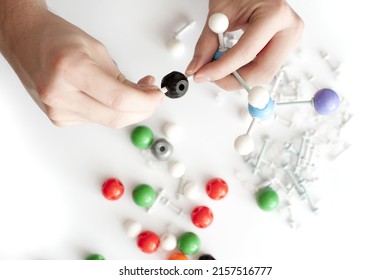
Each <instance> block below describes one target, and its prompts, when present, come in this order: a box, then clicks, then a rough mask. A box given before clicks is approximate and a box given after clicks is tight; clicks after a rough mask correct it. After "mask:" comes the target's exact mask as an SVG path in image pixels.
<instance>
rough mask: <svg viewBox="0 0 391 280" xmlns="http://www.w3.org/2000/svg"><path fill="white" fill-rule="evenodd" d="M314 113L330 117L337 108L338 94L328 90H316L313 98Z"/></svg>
mask: <svg viewBox="0 0 391 280" xmlns="http://www.w3.org/2000/svg"><path fill="white" fill-rule="evenodd" d="M313 103H314V108H315V111H316V112H318V113H319V114H321V115H325V116H327V115H331V114H332V113H334V112H335V111H336V110H337V109H338V107H339V103H340V100H339V96H338V94H337V93H336V92H335V91H334V90H332V89H329V88H324V89H321V90H318V91H317V92H316V93H315V95H314V98H313Z"/></svg>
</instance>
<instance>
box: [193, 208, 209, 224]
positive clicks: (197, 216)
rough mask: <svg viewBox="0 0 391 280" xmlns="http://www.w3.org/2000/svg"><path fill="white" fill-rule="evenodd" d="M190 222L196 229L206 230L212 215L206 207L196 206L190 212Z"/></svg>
mask: <svg viewBox="0 0 391 280" xmlns="http://www.w3.org/2000/svg"><path fill="white" fill-rule="evenodd" d="M191 221H192V222H193V224H194V225H195V226H196V227H199V228H206V227H208V226H210V224H211V223H212V222H213V213H212V210H210V209H209V208H208V207H206V206H198V207H196V208H194V209H193V211H192V212H191Z"/></svg>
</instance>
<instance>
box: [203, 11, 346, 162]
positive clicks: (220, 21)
mask: <svg viewBox="0 0 391 280" xmlns="http://www.w3.org/2000/svg"><path fill="white" fill-rule="evenodd" d="M208 24H209V28H210V29H211V30H212V31H213V32H215V33H216V34H217V35H218V39H219V48H218V50H217V51H216V53H215V55H214V57H213V59H214V60H218V59H219V58H220V57H221V56H222V55H224V53H225V52H227V51H228V50H229V49H228V48H227V47H226V46H225V42H224V32H225V31H226V30H227V28H228V26H229V21H228V18H227V17H226V16H225V15H224V14H222V13H216V14H213V15H212V16H211V17H210V18H209V22H208ZM233 75H234V76H235V77H236V78H237V80H238V81H239V83H240V84H241V85H242V86H243V88H244V89H245V90H246V91H247V92H248V97H247V99H248V112H249V114H250V115H251V117H252V119H253V120H252V122H251V124H250V126H249V128H248V130H247V132H246V133H245V134H243V135H240V136H239V137H237V138H236V140H235V144H234V146H235V149H236V151H237V152H238V153H239V154H240V155H248V154H250V153H251V152H252V151H253V150H254V141H253V139H252V134H253V131H254V129H255V125H256V124H257V123H258V122H268V121H270V120H272V119H273V118H274V115H275V114H274V113H275V109H276V105H287V104H303V103H309V104H312V105H313V106H314V108H315V110H316V111H317V112H318V113H319V114H322V115H330V114H332V113H334V112H335V111H336V110H337V108H338V106H339V102H340V100H339V97H338V94H337V93H336V92H335V91H333V90H332V89H328V88H325V89H321V90H319V91H318V92H316V93H315V95H314V97H313V98H312V99H311V100H305V101H293V102H275V101H274V100H273V99H272V97H271V96H270V93H269V92H268V90H267V89H266V88H264V87H262V86H256V87H253V88H250V87H249V86H248V85H247V83H246V82H245V81H244V79H243V78H242V77H241V76H240V74H239V73H238V72H237V71H234V72H233Z"/></svg>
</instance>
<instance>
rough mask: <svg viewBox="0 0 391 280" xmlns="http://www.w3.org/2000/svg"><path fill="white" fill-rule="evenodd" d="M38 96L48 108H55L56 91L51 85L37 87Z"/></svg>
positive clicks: (56, 100)
mask: <svg viewBox="0 0 391 280" xmlns="http://www.w3.org/2000/svg"><path fill="white" fill-rule="evenodd" d="M37 91H38V95H39V97H40V99H41V101H42V102H43V103H44V104H46V105H49V106H56V104H57V102H58V98H57V94H56V90H55V88H54V86H53V85H52V84H51V83H48V84H43V85H40V86H38V89H37Z"/></svg>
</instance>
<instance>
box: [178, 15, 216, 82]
mask: <svg viewBox="0 0 391 280" xmlns="http://www.w3.org/2000/svg"><path fill="white" fill-rule="evenodd" d="M218 46H219V42H218V38H217V35H216V34H215V33H214V32H213V31H212V30H210V28H209V27H208V23H206V24H205V26H204V29H203V31H202V33H201V35H200V38H199V39H198V41H197V44H196V47H195V49H194V54H193V59H192V61H191V62H190V64H189V65H188V66H187V69H186V71H185V74H186V76H190V75H193V74H194V73H196V72H197V71H198V70H199V69H200V68H201V66H203V65H205V64H207V63H209V62H211V61H212V58H213V56H214V54H215V53H216V50H217V48H218ZM199 78H200V77H199Z"/></svg>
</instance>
